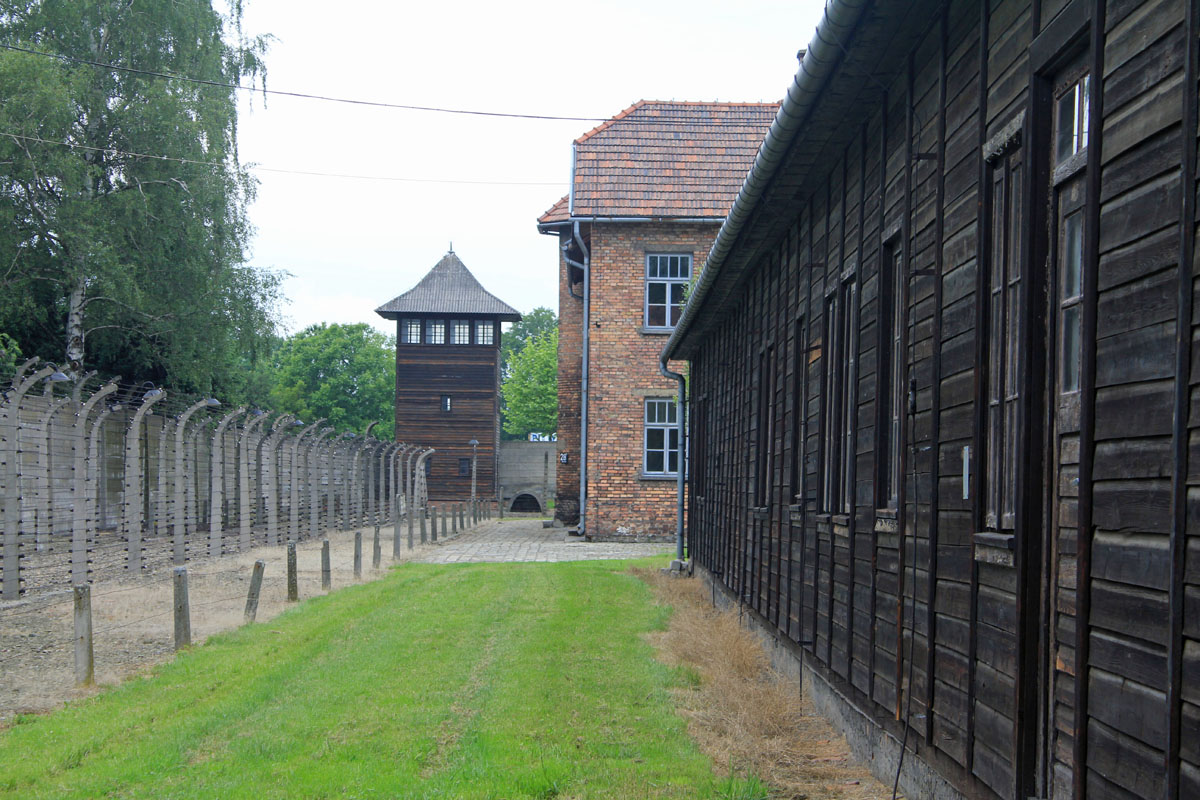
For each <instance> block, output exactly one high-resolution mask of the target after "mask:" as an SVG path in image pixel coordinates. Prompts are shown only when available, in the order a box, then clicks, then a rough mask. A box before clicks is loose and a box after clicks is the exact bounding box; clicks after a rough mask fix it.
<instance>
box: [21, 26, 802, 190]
mask: <svg viewBox="0 0 1200 800" xmlns="http://www.w3.org/2000/svg"><path fill="white" fill-rule="evenodd" d="M0 49H4V50H12V51H14V52H18V53H26V54H28V55H34V56H42V57H43V58H50V59H54V60H56V61H65V62H68V63H71V64H83V65H85V66H90V67H96V68H98V69H112V70H117V71H119V72H129V73H133V74H135V75H146V76H149V77H153V78H164V79H166V80H173V81H184V82H186V83H194V84H198V85H200V86H212V87H214V88H218V89H232V90H234V91H242V92H261V93H262V94H267V95H277V96H279V97H296V98H300V99H303V100H322V101H325V102H329V103H344V104H346V105H355V106H367V107H371V108H390V109H396V110H400V111H428V112H434V113H439V114H460V115H465V116H476V117H499V118H503V119H523V120H542V121H550V122H591V123H603V122H609V121H616V119H615V118H614V117H612V116H608V117H572V116H557V115H554V114H517V113H513V112H506V111H479V110H477V109H465V108H445V107H442V106H418V105H411V104H404V103H386V102H383V101H379V100H355V99H353V98H349V97H334V96H332V95H323V94H311V93H308V92H289V91H284V90H282V89H268V88H266V87H262V88H257V87H254V86H243V85H241V84H240V83H222V82H221V81H210V80H205V79H203V78H192V77H189V76H187V75H175V74H172V73H169V72H157V71H155V70H149V69H139V68H138V67H124V66H121V65H120V64H109V63H106V62H103V61H93V60H91V59H86V58H77V57H75V56H67V55H61V54H59V53H47V52H45V51H43V50H34V49H32V48H29V47H18V46H17V45H13V44H4V43H0ZM729 105H772V104H767V103H741V102H734V103H730V104H729ZM774 105H778V104H774ZM620 121H621V122H623V123H626V124H628V123H635V124H637V123H640V124H650V125H653V124H668V123H705V122H710V121H711V120H710V119H709V117H708V115H706V114H705V113H704V112H703V110H701V109H700V108H689V109H686V110H681V113H680V112H677V113H673V114H671V115H669V116H661V117H660V116H653V117H646V118H632V119H630V118H624V119H621V120H620ZM732 124H735V125H736V124H739V123H737V122H735V123H732ZM742 124H745V122H744V121H743V122H742ZM346 177H354V176H346Z"/></svg>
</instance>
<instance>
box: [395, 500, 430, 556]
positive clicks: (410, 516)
mask: <svg viewBox="0 0 1200 800" xmlns="http://www.w3.org/2000/svg"><path fill="white" fill-rule="evenodd" d="M413 513H414V512H413V508H412V506H409V507H408V511H407V512H406V516H407V517H408V549H409V550H412V549H413V524H414V523H413ZM422 513H424V512H422ZM422 518H424V517H422ZM399 528H400V518H399V517H397V518H396V529H397V530H396V533H397V536H396V541H395V542H394V543H393V547H392V558H399V557H400V553H399V552H398V550H399V548H400V536H399V535H398V534H399Z"/></svg>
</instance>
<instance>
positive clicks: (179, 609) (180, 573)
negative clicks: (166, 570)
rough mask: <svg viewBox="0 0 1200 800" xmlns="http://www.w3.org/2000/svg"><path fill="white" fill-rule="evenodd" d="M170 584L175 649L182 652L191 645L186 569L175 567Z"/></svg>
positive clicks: (190, 617)
mask: <svg viewBox="0 0 1200 800" xmlns="http://www.w3.org/2000/svg"><path fill="white" fill-rule="evenodd" d="M171 582H172V584H173V585H174V587H175V649H176V650H182V649H183V648H185V647H188V646H190V645H191V643H192V613H191V609H190V607H189V606H188V572H187V567H175V569H174V571H173V572H172V581H171Z"/></svg>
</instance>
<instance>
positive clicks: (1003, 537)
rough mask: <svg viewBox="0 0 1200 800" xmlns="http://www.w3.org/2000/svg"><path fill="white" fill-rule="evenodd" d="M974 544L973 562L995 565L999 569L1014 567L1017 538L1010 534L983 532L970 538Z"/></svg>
mask: <svg viewBox="0 0 1200 800" xmlns="http://www.w3.org/2000/svg"><path fill="white" fill-rule="evenodd" d="M971 541H972V542H973V543H974V544H975V560H976V561H979V562H981V563H984V564H996V565H997V566H1001V567H1011V566H1014V565H1015V562H1016V559H1015V554H1014V552H1013V551H1014V550H1016V547H1017V537H1016V535H1015V534H1012V533H997V532H996V531H983V532H981V533H976V534H974V535H973V536H972V537H971Z"/></svg>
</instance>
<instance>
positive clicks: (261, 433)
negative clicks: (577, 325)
mask: <svg viewBox="0 0 1200 800" xmlns="http://www.w3.org/2000/svg"><path fill="white" fill-rule="evenodd" d="M324 422H325V420H324V419H318V420H310V421H301V420H298V419H295V418H294V417H293V416H291V415H288V414H281V413H275V412H272V411H269V410H264V409H257V408H249V407H237V408H229V407H228V406H226V405H225V404H223V403H221V402H220V401H219V400H218V399H217V398H211V397H198V396H192V395H187V394H183V393H174V392H171V391H169V390H168V389H166V388H163V387H158V386H154V385H152V384H148V383H137V382H131V381H123V380H121V379H120V378H109V379H103V378H100V377H98V376H97V375H96V373H94V372H90V373H87V374H85V375H79V376H75V377H72V376H69V375H66V374H65V373H63V372H61V371H59V370H58V369H57V368H56V367H55V366H54V365H53V364H45V365H43V364H41V363H39V362H38V361H37V360H36V359H33V360H30V361H28V362H25V363H24V364H22V365H19V366H18V367H17V369H16V371H15V372H14V373H13V374H12V375H11V376H3V377H0V622H3V621H5V620H8V621H11V620H12V618H14V617H19V616H20V615H22V614H25V615H28V616H30V617H35V616H38V615H40V616H42V617H45V616H47V614H49V612H50V611H52V610H53V608H54V607H55V606H59V607H65V606H67V605H71V604H74V606H75V611H76V614H75V617H76V626H77V629H76V631H75V636H74V637H73V638H74V641H75V642H76V647H77V648H78V647H79V646H80V644H79V642H80V633H81V632H80V630H78V625H79V616H80V615H79V605H80V596H81V595H83V596H84V598H85V600H86V601H87V602H88V603H90V599H91V598H92V595H91V594H90V586H91V585H92V584H93V583H94V582H95V581H97V580H100V579H103V580H105V586H106V587H107V586H108V585H109V584H110V583H112V582H114V581H119V582H127V581H129V580H130V579H133V578H137V579H139V580H138V581H136V582H135V584H134V585H131V586H124V585H122V586H121V588H117V589H106V591H104V592H103V595H109V594H114V593H119V592H129V591H133V590H135V589H137V588H138V584H141V585H150V584H157V583H162V584H165V583H166V582H168V581H172V580H173V577H174V576H173V571H178V570H180V569H182V570H184V574H185V578H184V595H185V597H184V603H185V606H186V592H187V589H186V569H187V565H188V564H189V563H190V562H193V561H196V560H208V559H215V558H220V557H223V556H229V555H235V554H243V553H248V552H249V551H250V550H251V549H253V548H261V547H264V546H266V547H278V548H280V550H282V549H283V547H284V546H287V550H288V554H287V563H288V566H289V568H290V571H289V576H288V583H289V599H294V598H293V597H292V591H291V587H292V584H293V583H294V582H295V581H296V580H297V573H298V572H299V573H300V574H301V575H303V574H304V573H306V572H307V573H308V574H310V575H314V576H315V575H316V574H318V573H319V574H320V575H321V581H322V586H323V587H324V588H327V587H328V573H329V571H330V566H329V563H328V562H329V546H328V541H327V540H328V538H329V537H331V536H332V535H334V534H337V533H345V532H350V531H354V532H356V533H355V540H354V546H355V550H354V571H355V576H356V577H357V576H358V575H359V574H360V570H361V560H362V554H361V550H362V542H361V536H362V529H364V528H366V529H369V528H371V527H372V526H373V527H374V528H375V539H374V552H373V564H374V566H376V567H378V566H379V559H380V550H381V544H380V542H381V530H382V531H383V533H382V538H383V539H384V540H386V538H388V537H389V535H390V538H391V539H392V556H393V559H399V558H400V557H401V555H402V552H403V551H404V550H406V549H407V550H412V549H413V548H414V546H415V545H416V544H417V542H418V541H419V542H420V543H421V544H424V543H425V542H426V541H427V539H432V540H436V537H437V525H436V515H437V511H436V509H431V508H430V507H429V503H428V490H427V486H426V474H425V462H426V459H427V458H428V457H429V456H430V455H431V454H432V453H433V450H432V449H431V448H427V447H422V446H420V445H418V444H407V443H397V442H389V441H382V440H380V439H377V438H374V437H372V436H371V435H370V430H371V429H370V428H368V430H367V433H366V434H355V433H353V432H346V431H338V430H336V429H334V428H333V427H330V426H325V425H323V423H324ZM372 427H373V426H372ZM442 513H443V528H444V515H445V509H443V510H442ZM431 516H432V517H433V524H431V525H429V526H428V527H429V529H430V531H431V533H432V537H430V536H429V534H427V532H426V527H427V526H426V520H427V519H428V518H430V517H431ZM468 516H469V517H470V518H471V521H472V522H473V523H475V522H478V521H479V520H481V519H483V518H484V517H485V516H490V510H486V511H485V509H484V508H483V507H482V506H481V505H479V506H475V507H472V508H470V509H464V508H459V509H457V512H456V517H455V519H456V520H459V521H461V522H462V524H463V526H464V527H465V525H466V519H467V517H468ZM418 523H419V526H418ZM418 527H419V534H420V535H419V539H417V529H418ZM458 527H459V526H458V525H455V528H456V529H457V528H458ZM311 540H322V541H321V544H322V545H323V547H322V562H321V565H320V568H319V570H318V569H311V570H301V571H298V570H297V569H296V566H295V550H294V548H295V547H296V546H297V545H298V544H300V543H303V542H306V541H311ZM280 555H281V557H282V553H281V554H280ZM217 563H219V562H217ZM225 572H228V573H234V572H240V573H245V569H244V568H242V569H240V570H224V571H222V570H219V569H211V568H210V569H208V570H207V571H205V572H203V573H199V572H194V573H193V578H197V577H199V578H216V577H220V576H221V575H223V574H224V573H225ZM164 573H165V574H164ZM277 574H278V573H277ZM260 576H261V572H260ZM245 577H247V578H248V577H249V576H245ZM241 579H242V578H241V577H239V578H238V580H241ZM224 586H225V589H226V591H227V590H228V581H226V583H225V584H224ZM163 588H164V590H165V588H166V587H165V586H164V587H163ZM71 591H73V592H74V595H75V597H74V599H73V600H72V599H64V594H66V593H67V592H71ZM176 594H178V591H177V592H176ZM103 595H102V594H101V593H100V592H97V594H96V595H95V596H96V597H97V598H98V597H100V596H103ZM240 596H245V595H239V597H240ZM233 599H235V598H232V597H231V598H218V599H215V600H211V601H208V602H206V603H201V604H197V605H198V606H199V605H206V604H208V603H217V602H225V601H229V600H233ZM39 600H40V602H39ZM255 602H257V600H255ZM178 605H179V598H178V597H176V598H175V606H176V607H178ZM60 610H62V609H61V608H60ZM146 610H147V611H151V612H156V613H149V614H143V615H142V616H140V617H137V618H134V619H131V620H128V621H122V622H121V623H120V624H118V625H116V626H110V627H109V628H105V627H101V628H98V629H97V630H96V631H94V632H93V631H91V630H90V626H91V621H90V619H91V617H90V608H89V610H88V614H87V617H88V620H87V625H88V627H89V630H88V631H87V633H88V637H87V638H88V639H89V642H88V647H89V648H90V646H91V644H90V639H91V636H92V635H93V633H94V634H97V635H98V634H100V633H103V632H106V630H116V629H118V628H125V627H128V626H134V625H137V624H138V623H139V622H144V621H145V620H148V619H152V618H155V617H162V616H165V615H168V614H171V613H172V610H171V609H170V608H167V609H165V610H156V609H146ZM64 613H68V614H69V611H65V612H64ZM174 613H175V614H176V616H178V608H176V610H175V612H174ZM247 614H248V616H252V615H251V614H250V612H249V603H248V605H247ZM31 636H32V634H31ZM176 636H177V638H178V636H179V632H178V628H177V631H176ZM58 638H62V637H50V638H49V639H46V638H45V637H42V639H39V640H38V641H37V642H34V643H33V645H32V649H33V651H37V650H38V649H42V650H45V649H46V648H50V649H53V648H55V647H58V648H61V647H65V646H66V645H68V644H69V643H70V639H71V637H66V638H63V641H58ZM18 649H19V648H18ZM26 649H29V648H26ZM14 653H15V651H12V649H11V648H9V649H7V650H0V666H2V665H3V662H4V661H5V660H11V658H12V657H13V656H14ZM78 662H79V658H78V653H77V658H76V666H77V671H78ZM83 677H84V676H82V675H78V674H77V678H79V679H80V682H88V681H85V680H83Z"/></svg>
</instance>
